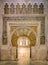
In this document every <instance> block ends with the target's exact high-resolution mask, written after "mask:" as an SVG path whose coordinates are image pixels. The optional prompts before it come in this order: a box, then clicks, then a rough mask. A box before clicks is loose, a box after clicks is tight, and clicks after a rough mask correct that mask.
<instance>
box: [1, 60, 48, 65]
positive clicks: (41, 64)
mask: <svg viewBox="0 0 48 65" xmlns="http://www.w3.org/2000/svg"><path fill="white" fill-rule="evenodd" d="M0 65H48V61H31V60H30V61H27V62H20V61H0Z"/></svg>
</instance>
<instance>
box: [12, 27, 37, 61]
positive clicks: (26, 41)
mask: <svg viewBox="0 0 48 65" xmlns="http://www.w3.org/2000/svg"><path fill="white" fill-rule="evenodd" d="M21 32H22V33H21ZM11 43H12V46H13V47H15V48H16V59H20V60H23V59H25V60H29V59H30V58H31V56H32V54H31V52H32V48H31V47H32V46H35V45H36V34H35V32H34V30H32V29H31V28H29V27H25V28H24V27H21V28H20V27H19V28H17V29H15V30H14V31H13V33H12V35H11Z"/></svg>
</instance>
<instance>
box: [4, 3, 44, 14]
mask: <svg viewBox="0 0 48 65" xmlns="http://www.w3.org/2000/svg"><path fill="white" fill-rule="evenodd" d="M20 6H21V7H22V8H21V7H20ZM38 6H39V7H38ZM15 12H16V14H31V13H32V14H40V13H41V14H43V13H44V5H43V3H41V4H40V5H37V3H35V4H34V5H33V7H32V5H31V4H30V3H29V4H28V5H27V6H26V5H25V3H23V5H20V4H19V3H17V5H16V8H14V4H13V3H11V5H10V8H9V5H8V3H6V4H5V6H4V14H11V13H12V14H14V13H15Z"/></svg>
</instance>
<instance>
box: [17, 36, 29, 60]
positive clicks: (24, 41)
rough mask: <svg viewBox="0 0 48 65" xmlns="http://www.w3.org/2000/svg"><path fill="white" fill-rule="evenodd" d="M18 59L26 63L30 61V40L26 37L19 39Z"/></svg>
mask: <svg viewBox="0 0 48 65" xmlns="http://www.w3.org/2000/svg"><path fill="white" fill-rule="evenodd" d="M17 43H18V59H20V61H21V60H22V61H25V60H29V59H30V40H29V38H28V37H26V36H22V37H19V38H18V41H17Z"/></svg>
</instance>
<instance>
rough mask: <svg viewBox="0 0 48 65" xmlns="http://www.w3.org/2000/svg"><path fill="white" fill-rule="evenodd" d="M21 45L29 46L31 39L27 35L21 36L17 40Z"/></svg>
mask: <svg viewBox="0 0 48 65" xmlns="http://www.w3.org/2000/svg"><path fill="white" fill-rule="evenodd" d="M17 43H18V46H19V47H29V46H30V40H29V38H28V37H26V36H22V37H19V38H18V40H17Z"/></svg>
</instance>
